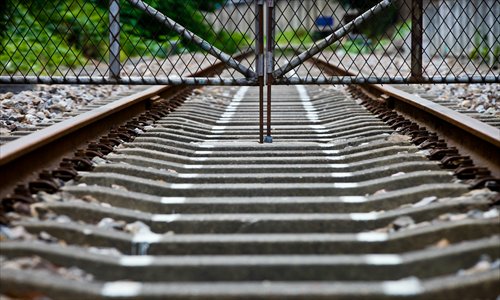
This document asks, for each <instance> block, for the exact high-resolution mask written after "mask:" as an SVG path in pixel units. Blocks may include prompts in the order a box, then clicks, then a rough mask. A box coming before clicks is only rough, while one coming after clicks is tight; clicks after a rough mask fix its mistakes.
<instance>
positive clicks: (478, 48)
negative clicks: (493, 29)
mask: <svg viewBox="0 0 500 300" xmlns="http://www.w3.org/2000/svg"><path fill="white" fill-rule="evenodd" d="M473 44H474V47H473V49H472V50H471V51H470V53H469V58H470V59H472V60H474V59H480V60H483V61H485V62H488V63H490V64H496V63H498V61H499V59H500V46H499V45H498V44H496V45H494V47H492V48H490V46H489V45H488V36H487V35H485V34H481V33H480V32H479V31H477V32H476V34H475V35H474V40H473ZM490 60H493V61H490Z"/></svg>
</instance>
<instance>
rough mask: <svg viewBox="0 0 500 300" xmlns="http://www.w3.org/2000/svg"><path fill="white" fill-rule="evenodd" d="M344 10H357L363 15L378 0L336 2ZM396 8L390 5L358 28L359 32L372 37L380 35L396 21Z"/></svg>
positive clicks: (340, 0)
mask: <svg viewBox="0 0 500 300" xmlns="http://www.w3.org/2000/svg"><path fill="white" fill-rule="evenodd" d="M338 1H339V2H340V3H341V4H342V6H344V8H346V9H357V10H358V11H359V12H360V13H363V12H365V11H367V10H369V9H370V8H372V7H373V6H375V5H377V4H378V3H379V2H380V0H338ZM397 15H398V8H397V7H396V5H394V3H393V4H391V5H390V6H389V7H387V8H386V9H385V10H384V11H383V12H381V13H379V14H378V15H375V16H373V17H372V18H371V19H370V21H369V22H365V23H364V24H362V25H361V26H359V30H360V31H361V32H363V33H364V34H366V35H368V36H370V37H374V36H379V35H382V34H384V33H385V32H386V30H387V28H388V27H389V26H391V25H393V24H395V23H396V21H397Z"/></svg>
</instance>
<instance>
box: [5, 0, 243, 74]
mask: <svg viewBox="0 0 500 300" xmlns="http://www.w3.org/2000/svg"><path fill="white" fill-rule="evenodd" d="M223 2H224V0H190V1H186V0H151V1H149V0H148V3H151V4H152V5H153V6H155V7H156V8H157V9H158V10H160V11H162V12H164V13H166V14H167V15H168V16H169V17H171V18H172V19H174V20H175V21H177V22H179V23H180V24H183V25H184V26H186V27H187V29H189V30H191V31H192V32H194V33H196V34H197V35H199V36H201V37H202V38H204V39H206V40H207V41H209V42H210V43H212V44H213V45H214V46H216V47H217V48H219V49H221V50H222V51H224V52H228V53H234V52H237V51H238V49H240V48H242V47H245V46H248V45H249V44H250V41H249V40H248V39H247V37H246V36H244V35H242V34H240V33H237V32H234V33H229V32H226V31H221V32H218V33H216V32H214V31H213V30H212V28H211V27H210V26H209V25H208V24H207V23H206V22H205V20H204V17H203V12H202V11H201V10H203V11H213V10H215V9H216V8H217V6H218V5H220V4H221V3H223ZM120 4H121V12H120V14H121V15H120V19H121V24H122V31H121V34H120V42H121V48H122V49H121V50H122V51H121V53H120V56H121V58H122V59H123V60H125V59H127V58H129V57H135V56H155V57H158V58H165V57H167V56H168V55H171V54H176V53H180V52H183V51H186V50H187V51H200V49H199V47H197V46H196V45H194V44H192V43H189V41H186V40H182V39H181V38H180V37H179V35H178V34H177V33H175V32H172V31H170V30H168V29H166V28H165V27H164V26H161V25H160V24H159V23H158V22H157V21H156V20H154V19H152V18H150V17H148V16H146V15H145V14H144V13H143V12H141V11H140V10H138V9H136V8H133V7H132V6H131V5H130V4H128V2H127V1H120ZM7 5H9V7H8V6H7ZM200 9H201V10H200ZM108 23H109V21H108V0H55V1H54V0H52V1H51V0H0V41H1V43H0V45H2V47H1V48H0V72H2V73H8V74H12V73H15V72H21V73H23V74H30V75H33V74H40V75H46V74H54V71H57V70H58V67H59V66H67V67H78V66H83V65H85V64H86V63H88V62H89V60H96V61H107V60H108V56H109V54H108V48H109V47H108V44H109V41H108V35H109V31H108ZM2 34H3V35H4V36H2Z"/></svg>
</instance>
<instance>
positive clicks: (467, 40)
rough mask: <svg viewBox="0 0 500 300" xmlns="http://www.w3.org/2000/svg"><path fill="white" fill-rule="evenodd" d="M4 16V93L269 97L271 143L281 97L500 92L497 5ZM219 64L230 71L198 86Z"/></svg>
mask: <svg viewBox="0 0 500 300" xmlns="http://www.w3.org/2000/svg"><path fill="white" fill-rule="evenodd" d="M146 2H147V3H146ZM0 11H1V12H2V13H0V14H2V16H1V17H2V18H0V38H1V48H0V84H6V83H8V84H30V83H31V84H35V83H44V84H147V85H159V84H162V85H163V84H166V85H235V86H236V85H237V86H240V85H251V86H259V89H260V93H259V94H260V107H261V109H260V116H259V118H260V133H261V142H262V141H271V126H270V121H271V96H272V86H273V85H283V84H364V83H387V84H389V83H391V84H401V83H499V82H500V75H499V57H500V4H499V3H498V1H497V0H454V1H451V0H383V1H380V0H367V1H353V0H182V1H181V0H146V1H144V0H55V1H53V0H6V1H3V2H1V3H0ZM241 53H244V54H245V53H246V54H248V55H246V56H244V55H243V56H241V55H238V54H241ZM241 57H243V58H241ZM237 58H240V59H237ZM316 59H321V60H323V61H327V62H329V63H333V64H335V65H337V66H338V67H340V68H343V69H345V70H346V71H348V72H349V73H348V75H344V76H329V75H328V74H327V73H326V72H325V70H323V69H321V67H319V68H318V67H315V66H313V64H311V63H310V62H312V61H314V60H316ZM216 61H222V62H224V63H225V64H226V65H227V66H228V70H227V71H225V72H223V73H222V74H220V75H216V76H212V77H193V75H194V74H197V72H198V71H200V70H202V69H203V68H204V67H206V66H209V65H211V64H214V63H215V62H216ZM265 87H266V88H267V91H265ZM265 92H266V93H265ZM264 94H266V95H267V97H266V98H267V103H266V110H264ZM264 111H267V130H266V134H265V136H266V138H264V126H263V120H264Z"/></svg>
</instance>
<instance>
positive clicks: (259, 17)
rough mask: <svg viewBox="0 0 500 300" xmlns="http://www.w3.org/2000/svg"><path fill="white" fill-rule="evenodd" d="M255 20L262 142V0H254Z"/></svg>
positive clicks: (260, 135)
mask: <svg viewBox="0 0 500 300" xmlns="http://www.w3.org/2000/svg"><path fill="white" fill-rule="evenodd" d="M255 3H256V6H255V8H256V11H257V22H256V30H255V35H256V38H255V41H256V43H257V44H256V45H255V49H256V54H257V65H256V70H257V78H258V83H259V143H261V144H262V143H264V0H259V1H256V2H255Z"/></svg>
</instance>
